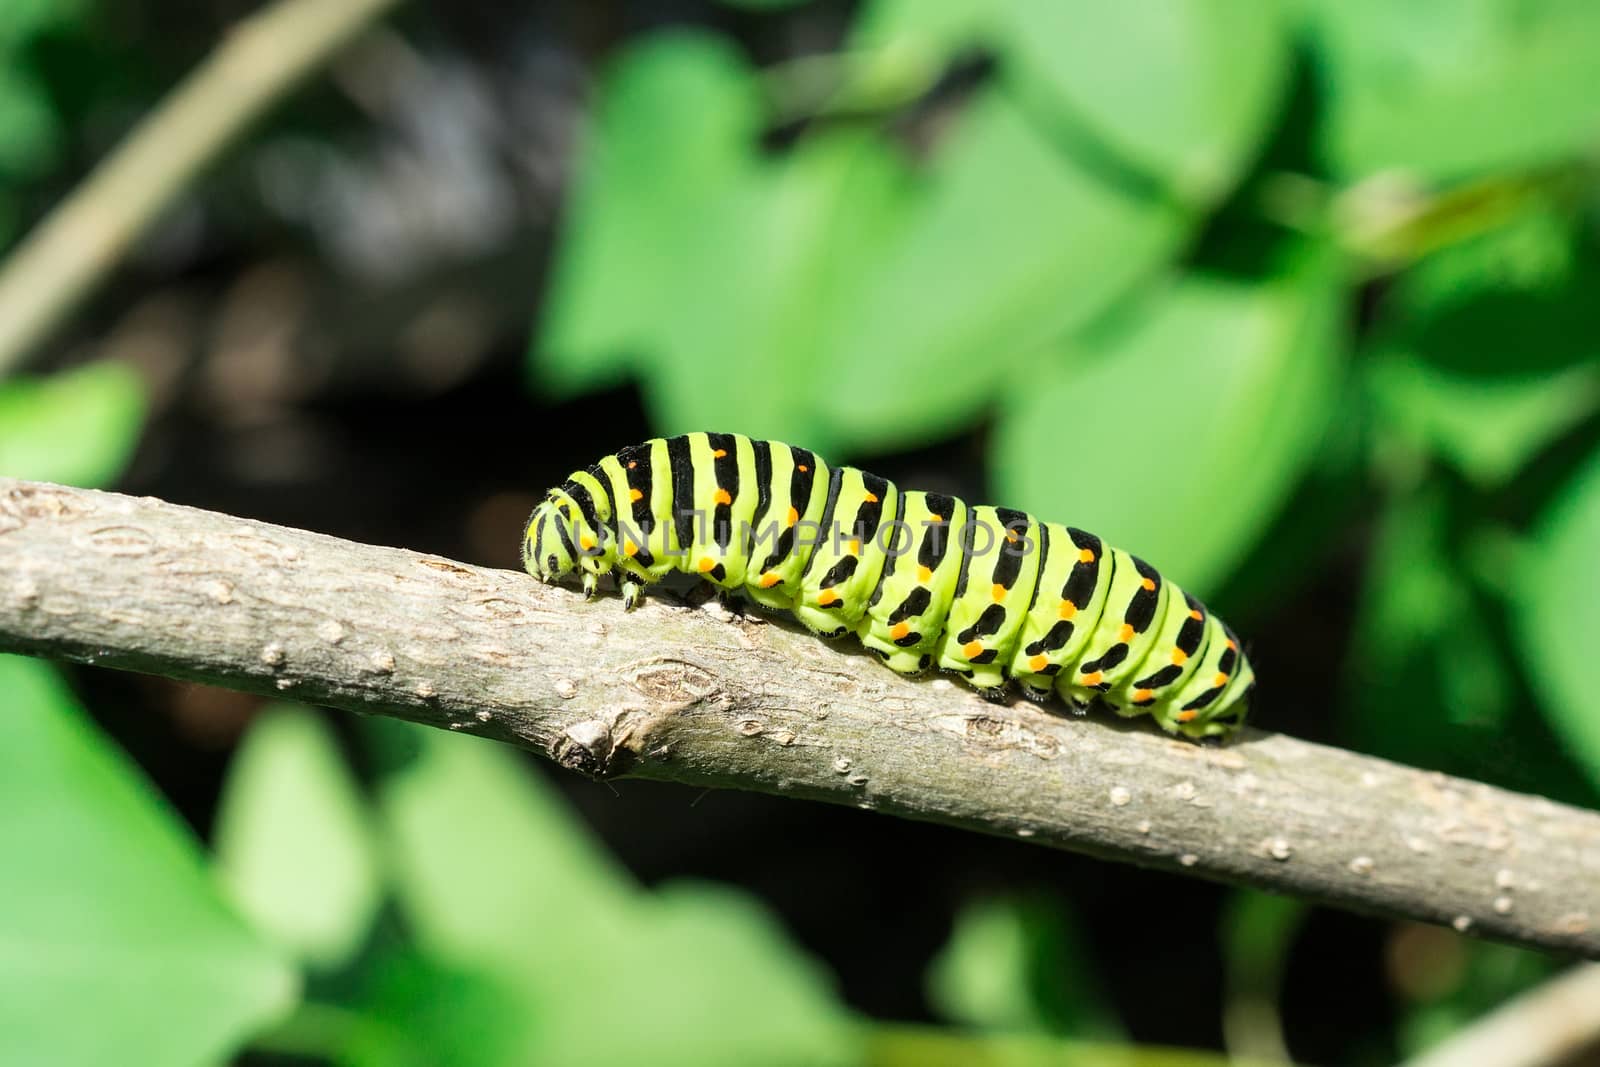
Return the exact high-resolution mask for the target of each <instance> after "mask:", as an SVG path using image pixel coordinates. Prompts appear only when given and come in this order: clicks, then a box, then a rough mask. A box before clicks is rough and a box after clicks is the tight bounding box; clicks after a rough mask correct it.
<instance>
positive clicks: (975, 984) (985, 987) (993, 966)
mask: <svg viewBox="0 0 1600 1067" xmlns="http://www.w3.org/2000/svg"><path fill="white" fill-rule="evenodd" d="M927 985H928V1000H929V1002H930V1003H931V1004H932V1005H933V1006H934V1008H935V1010H936V1011H937V1012H938V1013H939V1014H940V1015H942V1016H943V1017H944V1018H946V1019H949V1020H950V1021H951V1022H956V1023H961V1024H963V1025H966V1026H972V1027H977V1028H980V1029H983V1030H1010V1031H1030V1032H1036V1033H1053V1034H1059V1035H1062V1036H1070V1037H1080V1038H1098V1039H1105V1040H1110V1039H1116V1038H1119V1037H1122V1036H1123V1034H1122V1027H1121V1025H1120V1024H1119V1023H1118V1021H1117V1017H1116V1014H1115V1013H1114V1012H1113V1011H1112V1010H1111V1008H1110V1006H1109V1005H1107V1004H1106V1003H1105V1001H1104V998H1103V997H1102V996H1101V995H1100V993H1099V986H1098V984H1097V982H1096V975H1095V970H1094V966H1093V961H1092V960H1090V959H1089V958H1088V954H1087V950H1086V949H1085V948H1084V946H1083V944H1082V943H1081V939H1080V938H1079V936H1078V933H1077V931H1076V929H1074V927H1073V924H1072V922H1071V918H1070V916H1069V915H1068V913H1067V911H1066V906H1065V904H1064V903H1063V902H1061V901H1058V900H1051V899H1047V898H1018V899H1008V900H984V901H979V902H977V903H975V904H970V905H968V906H967V907H965V908H963V909H962V910H961V912H960V914H958V915H957V916H956V925H955V929H954V930H952V931H951V934H950V940H949V941H947V942H946V943H945V945H944V947H943V948H942V949H941V950H940V951H939V954H938V955H937V956H936V957H935V958H934V960H933V962H932V963H931V964H930V965H929V968H928V978H927Z"/></svg>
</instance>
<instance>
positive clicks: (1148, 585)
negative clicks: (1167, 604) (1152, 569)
mask: <svg viewBox="0 0 1600 1067" xmlns="http://www.w3.org/2000/svg"><path fill="white" fill-rule="evenodd" d="M1139 584H1140V585H1142V586H1144V591H1145V592H1146V593H1154V592H1155V591H1156V580H1155V579H1154V578H1146V579H1145V580H1144V581H1142V582H1140V583H1139Z"/></svg>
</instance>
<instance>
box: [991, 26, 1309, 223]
mask: <svg viewBox="0 0 1600 1067" xmlns="http://www.w3.org/2000/svg"><path fill="white" fill-rule="evenodd" d="M1004 7H1005V9H1006V12H1007V15H1008V19H1007V22H1008V25H1007V30H1008V32H1007V34H1006V36H1005V38H1004V41H1003V43H1002V45H1001V48H1002V50H1003V53H1004V55H1005V57H1006V62H1007V63H1008V68H1007V69H1008V71H1012V72H1014V73H1015V74H1016V75H1017V77H1018V81H1019V83H1020V85H1021V87H1022V90H1023V92H1024V93H1026V94H1028V95H1029V96H1030V97H1036V98H1037V99H1038V101H1039V103H1040V105H1041V106H1042V107H1044V108H1047V109H1049V111H1050V112H1051V118H1052V120H1053V122H1054V123H1055V124H1056V125H1057V126H1058V127H1059V128H1060V129H1062V130H1063V131H1067V132H1069V133H1071V134H1072V135H1073V136H1075V137H1077V138H1081V139H1082V140H1083V142H1084V143H1085V145H1086V146H1088V145H1093V146H1096V147H1098V148H1099V149H1101V150H1104V151H1107V152H1109V153H1110V155H1111V156H1112V157H1114V158H1115V159H1116V160H1117V161H1118V162H1120V163H1121V164H1122V165H1124V166H1127V167H1130V168H1132V169H1134V170H1136V171H1139V172H1142V173H1144V174H1146V175H1149V176H1151V177H1153V178H1154V179H1155V180H1157V181H1159V182H1160V183H1161V184H1162V185H1163V186H1166V187H1168V188H1170V189H1173V190H1174V191H1176V192H1177V193H1178V195H1179V196H1180V197H1181V198H1182V199H1184V200H1185V201H1188V202H1191V203H1196V204H1205V203H1207V202H1210V201H1212V200H1215V199H1217V198H1218V197H1220V196H1222V195H1223V194H1225V193H1226V192H1227V191H1228V189H1229V188H1230V187H1231V186H1232V185H1233V183H1234V182H1235V181H1236V180H1237V179H1238V177H1239V175H1240V174H1241V173H1242V172H1243V171H1244V169H1245V167H1246V166H1247V165H1248V163H1249V162H1250V160H1251V159H1252V157H1253V156H1254V155H1255V153H1256V151H1257V150H1258V149H1259V147H1260V145H1261V142H1262V140H1263V138H1264V137H1265V136H1266V134H1267V132H1268V128H1269V123H1270V121H1271V119H1272V117H1273V114H1274V112H1275V111H1276V110H1277V106H1278V103H1279V100H1280V99H1281V97H1282V96H1283V93H1284V89H1285V86H1286V82H1287V75H1288V71H1289V32H1288V31H1289V29H1290V27H1289V24H1288V20H1287V19H1286V18H1285V16H1284V12H1283V9H1282V5H1281V4H1279V3H1277V2H1275V0H1274V2H1268V3H1263V2H1262V0H1175V2H1168V3H1165V4H1163V5H1162V8H1161V14H1160V17H1156V18H1152V17H1151V14H1150V12H1149V10H1148V9H1146V8H1145V7H1143V6H1142V5H1139V4H1128V3H1122V2H1119V0H1080V2H1078V3H1072V4H1063V3H1061V2H1060V0H1007V2H1006V3H1005V5H1004Z"/></svg>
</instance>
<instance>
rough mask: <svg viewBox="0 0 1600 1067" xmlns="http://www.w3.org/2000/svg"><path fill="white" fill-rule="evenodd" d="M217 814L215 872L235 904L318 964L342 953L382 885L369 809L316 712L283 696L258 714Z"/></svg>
mask: <svg viewBox="0 0 1600 1067" xmlns="http://www.w3.org/2000/svg"><path fill="white" fill-rule="evenodd" d="M216 820H217V821H216V830H215V842H216V844H215V849H216V865H217V869H218V874H219V875H220V877H221V880H222V882H223V884H224V886H225V887H226V888H227V889H228V890H229V892H230V894H231V896H232V898H233V900H234V902H235V903H236V904H237V905H238V907H239V910H240V911H241V912H242V913H243V914H244V915H245V916H247V917H248V918H249V919H250V920H251V921H252V922H254V923H255V925H256V928H257V929H259V930H261V931H262V932H263V933H266V934H269V935H270V936H272V937H273V938H274V939H275V940H276V941H277V942H278V943H279V944H281V945H283V946H284V947H286V948H288V949H290V950H291V951H293V952H295V953H296V954H297V955H298V956H299V957H300V958H301V959H303V960H306V961H307V962H309V963H311V964H313V965H315V966H318V967H322V968H325V969H327V968H332V967H335V966H337V965H339V964H342V963H344V962H345V961H347V960H348V959H349V958H350V957H351V955H352V954H353V953H354V952H355V950H356V949H357V948H358V947H359V946H360V944H361V942H362V940H363V938H364V937H365V936H366V933H367V931H368V929H369V928H370V926H371V924H372V920H373V917H374V915H375V914H376V912H377V908H378V903H379V901H380V899H381V897H382V894H383V889H382V885H381V874H380V872H379V863H378V856H377V848H376V843H375V841H374V839H373V836H372V828H371V826H370V825H369V823H368V816H367V812H366V809H365V807H364V805H363V802H362V799H361V796H360V793H359V791H358V789H357V787H356V784H355V782H354V781H353V780H352V779H351V777H350V772H349V770H348V769H347V768H346V767H345V764H344V760H343V758H342V757H341V755H340V753H339V749H338V746H337V744H336V743H335V741H334V738H333V736H332V734H331V733H330V732H329V731H328V728H327V727H326V725H324V723H323V722H322V720H321V719H319V718H318V717H317V716H316V715H315V714H314V713H312V712H311V711H309V710H307V709H305V708H298V707H292V706H288V705H280V706H277V707H275V708H273V709H270V710H268V711H266V712H264V713H263V714H262V715H261V716H259V717H258V718H257V719H256V721H255V724H254V725H253V726H252V727H251V729H250V733H249V734H248V735H247V736H246V737H245V740H244V743H243V745H241V746H240V749H239V751H238V752H237V754H235V756H234V758H233V765H232V766H231V767H230V768H229V771H228V780H227V783H226V785H225V786H224V789H223V793H222V799H221V801H220V804H219V810H218V812H217V817H216Z"/></svg>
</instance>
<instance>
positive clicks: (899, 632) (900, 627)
mask: <svg viewBox="0 0 1600 1067" xmlns="http://www.w3.org/2000/svg"><path fill="white" fill-rule="evenodd" d="M910 632H911V624H910V623H909V622H897V623H895V624H894V625H893V626H891V627H889V636H890V637H891V638H893V639H894V640H896V641H898V640H900V639H901V638H902V637H904V636H905V635H906V634H908V633H910Z"/></svg>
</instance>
